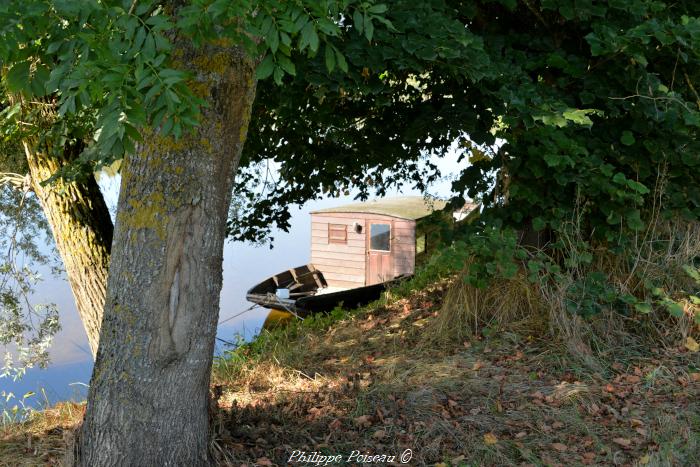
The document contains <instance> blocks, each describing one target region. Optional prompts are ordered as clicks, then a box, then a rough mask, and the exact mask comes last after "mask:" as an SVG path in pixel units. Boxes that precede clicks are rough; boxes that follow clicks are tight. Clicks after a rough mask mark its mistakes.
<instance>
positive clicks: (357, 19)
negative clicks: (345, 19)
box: [352, 9, 363, 34]
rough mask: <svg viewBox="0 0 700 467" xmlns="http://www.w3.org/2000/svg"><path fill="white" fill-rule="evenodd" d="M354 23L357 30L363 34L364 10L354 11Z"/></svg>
mask: <svg viewBox="0 0 700 467" xmlns="http://www.w3.org/2000/svg"><path fill="white" fill-rule="evenodd" d="M352 23H353V24H354V25H355V29H357V32H359V33H360V34H362V30H363V24H362V12H360V10H358V9H355V11H353V12H352Z"/></svg>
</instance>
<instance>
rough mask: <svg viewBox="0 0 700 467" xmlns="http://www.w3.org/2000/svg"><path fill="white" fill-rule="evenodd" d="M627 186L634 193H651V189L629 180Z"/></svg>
mask: <svg viewBox="0 0 700 467" xmlns="http://www.w3.org/2000/svg"><path fill="white" fill-rule="evenodd" d="M627 186H628V187H630V188H632V189H633V190H634V191H636V192H637V193H639V194H641V195H645V194H647V193H649V188H647V187H646V186H645V185H643V184H641V183H639V182H636V181H634V180H627Z"/></svg>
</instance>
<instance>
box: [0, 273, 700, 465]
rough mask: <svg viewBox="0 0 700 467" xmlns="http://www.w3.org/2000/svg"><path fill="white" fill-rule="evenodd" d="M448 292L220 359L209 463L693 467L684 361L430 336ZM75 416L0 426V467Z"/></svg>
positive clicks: (510, 335) (693, 426) (531, 339)
mask: <svg viewBox="0 0 700 467" xmlns="http://www.w3.org/2000/svg"><path fill="white" fill-rule="evenodd" d="M449 287H450V280H449V279H436V278H433V279H432V280H431V281H430V282H429V283H422V284H421V283H414V284H413V288H415V289H416V290H413V291H411V290H410V289H411V287H410V286H407V287H404V289H403V290H396V291H391V292H390V293H389V296H388V298H387V299H385V300H382V301H380V302H378V303H376V304H374V305H373V306H370V307H367V308H365V309H362V310H357V311H354V312H350V313H348V312H341V311H336V312H335V313H334V314H333V315H332V316H330V317H322V318H313V319H307V320H306V321H305V322H304V323H296V324H293V325H291V326H287V327H283V328H280V329H277V330H273V331H269V332H268V331H266V332H263V334H262V335H261V336H260V337H259V338H258V339H257V340H256V341H255V342H253V343H251V344H248V345H245V346H243V347H241V348H239V349H237V350H236V351H232V352H229V353H227V354H226V356H225V358H221V359H219V360H218V361H217V364H216V365H215V368H214V373H213V376H212V394H213V398H214V400H215V403H214V404H212V409H211V414H212V433H213V454H214V455H215V457H216V459H217V462H218V463H219V464H220V465H248V466H251V465H274V464H276V465H286V464H288V463H298V465H312V464H318V463H319V462H322V463H323V462H329V463H331V462H333V463H334V462H336V461H337V462H348V461H350V462H351V463H363V462H371V463H372V464H373V465H378V464H382V463H384V462H389V461H390V460H392V459H393V462H394V463H400V462H401V460H406V459H407V456H410V457H411V459H410V461H409V464H410V465H440V466H444V465H510V464H516V465H700V373H698V368H697V366H696V362H697V353H696V352H692V351H691V350H689V349H687V348H685V347H683V346H682V345H679V346H677V347H659V348H651V349H648V351H647V352H644V353H639V352H635V353H634V354H632V353H628V352H625V351H624V350H623V349H622V348H621V349H620V351H619V354H618V355H615V356H614V358H612V359H609V360H601V361H600V362H599V365H598V366H597V368H596V369H591V368H590V367H589V366H586V365H583V364H581V363H580V361H579V360H578V359H574V358H572V357H571V356H570V352H568V351H567V349H566V345H565V343H563V342H558V341H556V340H553V339H550V338H546V337H544V336H537V335H534V334H528V333H526V332H522V331H520V332H514V331H509V330H500V331H499V332H495V330H493V329H488V328H484V329H481V330H479V331H477V332H476V334H475V335H472V336H470V337H468V338H464V339H460V340H459V341H455V340H454V339H453V338H451V339H442V338H440V334H441V333H442V332H443V331H441V327H440V326H439V323H440V316H441V313H442V312H443V310H444V307H443V304H444V301H445V297H446V295H447V290H448V289H449ZM450 335H453V333H450ZM606 362H607V363H606ZM82 410H83V407H82V406H80V405H59V406H57V407H56V408H54V409H51V410H49V411H45V412H43V413H38V414H37V415H36V416H35V417H33V418H32V420H30V421H29V422H27V423H24V424H21V425H16V426H13V427H11V428H9V429H4V430H3V431H2V432H0V463H3V465H57V464H58V463H59V462H60V459H61V458H62V452H63V449H64V447H65V445H66V443H67V442H70V440H71V439H72V436H73V434H72V433H73V430H75V428H76V427H77V425H78V423H79V421H80V419H81V416H82ZM402 455H403V456H404V457H403V458H402V457H401V456H402ZM362 456H365V457H362ZM374 456H377V457H374ZM382 456H384V457H382ZM392 456H393V458H392ZM8 462H10V463H8Z"/></svg>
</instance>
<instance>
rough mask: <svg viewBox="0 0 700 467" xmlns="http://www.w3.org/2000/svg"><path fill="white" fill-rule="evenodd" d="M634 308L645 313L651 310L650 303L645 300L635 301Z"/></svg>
mask: <svg viewBox="0 0 700 467" xmlns="http://www.w3.org/2000/svg"><path fill="white" fill-rule="evenodd" d="M634 309H635V310H637V311H638V312H640V313H642V314H645V315H648V314H649V313H651V312H652V311H653V308H652V306H651V304H650V303H647V302H640V303H635V305H634Z"/></svg>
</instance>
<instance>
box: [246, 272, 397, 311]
mask: <svg viewBox="0 0 700 467" xmlns="http://www.w3.org/2000/svg"><path fill="white" fill-rule="evenodd" d="M402 279H404V277H401V278H396V279H394V280H392V281H389V282H382V283H379V284H372V285H368V286H364V287H356V288H352V289H338V288H334V287H329V286H328V282H326V279H325V278H324V277H323V273H322V272H321V271H319V270H318V269H316V267H315V266H314V265H313V264H305V265H303V266H299V267H296V268H292V269H288V270H287V271H283V272H280V273H279V274H275V275H274V276H272V277H268V278H267V279H265V280H264V281H262V282H260V283H259V284H257V285H255V286H254V287H252V288H251V289H250V290H248V292H247V294H246V299H247V300H248V301H249V302H252V303H256V304H258V305H260V306H262V307H265V308H271V309H273V310H278V311H286V312H288V313H291V314H292V315H296V316H298V317H301V318H303V317H305V316H308V315H310V314H312V313H321V312H329V311H331V310H333V309H334V308H335V307H336V306H338V305H339V304H341V303H342V304H343V306H344V307H346V308H356V307H358V306H362V305H366V304H367V303H370V302H372V301H374V300H377V299H378V298H379V297H380V296H381V293H382V292H383V291H384V290H385V289H386V287H387V286H388V285H390V284H393V283H396V282H398V281H399V280H402Z"/></svg>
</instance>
